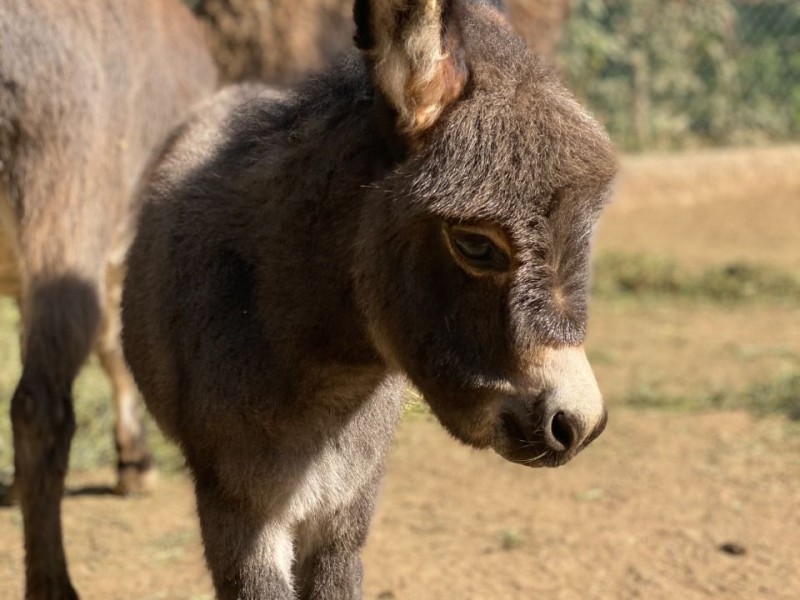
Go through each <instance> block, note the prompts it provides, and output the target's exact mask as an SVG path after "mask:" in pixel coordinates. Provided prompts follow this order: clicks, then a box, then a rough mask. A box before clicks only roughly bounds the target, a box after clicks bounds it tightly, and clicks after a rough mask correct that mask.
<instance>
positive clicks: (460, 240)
mask: <svg viewBox="0 0 800 600" xmlns="http://www.w3.org/2000/svg"><path fill="white" fill-rule="evenodd" d="M450 239H451V240H452V242H453V247H454V248H455V249H456V251H457V252H458V253H459V254H460V255H461V256H462V257H463V258H464V259H465V260H466V261H467V262H468V263H469V264H470V266H472V267H474V268H477V269H481V270H492V271H506V270H508V267H509V264H510V260H509V258H508V255H507V254H506V253H505V252H503V251H502V250H501V249H500V248H498V247H497V246H496V245H495V243H494V242H493V241H492V240H491V239H489V238H488V237H486V236H485V235H481V234H480V233H474V232H472V231H457V230H456V231H453V230H451V231H450Z"/></svg>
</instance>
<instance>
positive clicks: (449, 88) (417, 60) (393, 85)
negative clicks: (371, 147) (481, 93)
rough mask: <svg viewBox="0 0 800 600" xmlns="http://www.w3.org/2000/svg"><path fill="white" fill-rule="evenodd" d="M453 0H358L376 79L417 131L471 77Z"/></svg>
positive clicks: (403, 130)
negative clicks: (464, 56)
mask: <svg viewBox="0 0 800 600" xmlns="http://www.w3.org/2000/svg"><path fill="white" fill-rule="evenodd" d="M452 2H453V0H356V5H355V10H354V13H355V20H356V26H357V31H358V32H357V33H356V38H355V39H356V45H357V46H358V47H359V48H361V49H362V50H363V51H364V54H365V56H366V59H367V64H368V67H369V68H370V70H371V76H372V79H373V83H374V84H375V85H376V86H377V87H378V89H379V90H380V91H381V93H382V94H383V96H384V97H385V99H386V100H387V102H388V103H389V104H390V105H391V107H392V108H393V109H394V111H395V112H396V114H397V123H396V125H397V130H398V133H400V134H402V135H404V136H408V137H412V138H413V137H415V136H417V135H419V134H420V133H422V132H423V131H425V130H426V129H428V128H429V127H431V126H432V125H433V124H435V123H436V121H437V120H438V119H439V117H440V115H441V114H442V112H443V111H444V109H445V108H447V107H448V106H449V105H450V104H452V103H453V102H455V101H456V100H457V99H458V98H459V97H460V96H461V94H462V92H463V90H464V86H465V84H466V80H467V72H466V67H465V65H464V60H463V50H462V47H461V40H460V37H459V31H458V27H457V23H456V20H455V18H454V15H453V9H452Z"/></svg>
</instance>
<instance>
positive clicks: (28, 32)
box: [0, 0, 216, 599]
mask: <svg viewBox="0 0 800 600" xmlns="http://www.w3.org/2000/svg"><path fill="white" fill-rule="evenodd" d="M215 81H216V73H215V70H214V67H213V64H212V62H211V59H210V56H209V54H208V51H207V50H206V48H205V46H204V42H203V36H202V31H201V30H200V28H199V26H198V25H197V24H196V23H194V22H193V19H192V17H191V14H190V13H189V12H188V11H187V10H186V9H185V8H184V7H183V6H182V5H181V3H180V2H178V0H146V1H144V0H61V1H59V2H51V1H49V0H3V1H2V2H0V223H2V230H1V231H0V249H2V251H0V259H2V265H1V267H0V271H2V272H3V274H4V277H3V278H2V280H0V282H1V283H2V286H3V287H2V289H1V290H0V291H2V292H3V293H6V294H13V295H14V296H16V297H17V298H18V300H19V303H20V309H21V314H22V362H23V372H22V377H21V379H20V382H19V385H18V386H17V389H16V391H15V393H14V398H13V400H12V405H11V417H12V421H13V430H14V449H15V459H14V465H15V478H16V480H15V493H16V495H17V496H18V500H19V501H20V503H21V505H22V513H23V517H24V528H25V554H26V582H27V587H26V589H27V592H26V595H27V597H28V598H37V599H39V598H42V599H44V598H74V597H76V596H75V592H74V590H73V588H72V586H71V584H70V581H69V577H68V575H67V569H66V561H65V557H64V551H63V548H62V540H61V524H60V511H59V503H60V501H61V496H62V493H63V489H64V474H65V471H66V468H67V463H68V455H69V445H70V440H71V437H72V434H73V432H74V429H75V418H74V415H73V410H72V384H73V381H74V379H75V376H76V374H77V372H78V370H79V369H80V367H81V365H82V364H83V362H84V360H85V359H86V356H87V355H88V353H89V352H90V351H91V350H92V348H93V347H94V349H95V350H96V351H97V353H98V355H99V357H100V360H101V363H102V365H103V367H104V369H105V370H106V372H107V373H108V374H109V376H110V377H111V379H112V383H113V386H114V395H115V405H116V409H117V426H116V431H115V440H116V443H117V448H118V452H119V465H118V467H119V469H118V471H119V484H118V488H117V489H118V491H120V492H122V493H125V492H130V491H137V490H139V489H142V487H143V486H146V485H147V482H148V481H149V479H150V477H149V475H150V474H151V471H150V467H151V458H150V454H149V452H148V451H147V447H146V445H145V443H144V439H143V435H142V430H141V427H140V423H139V416H138V411H137V408H136V389H135V385H134V383H133V379H132V377H131V375H130V373H129V372H128V370H127V367H126V365H125V362H124V360H123V356H122V348H121V343H120V339H119V333H120V318H119V301H120V294H121V291H120V285H121V281H122V259H123V257H124V254H125V252H126V250H127V246H128V244H129V243H130V240H131V238H132V237H133V232H132V229H133V224H134V219H133V216H134V212H135V211H134V201H133V198H134V196H135V193H136V188H137V186H139V185H140V182H141V181H142V179H143V178H145V176H146V174H147V172H148V169H149V168H150V165H151V163H152V162H153V161H154V159H155V155H156V154H157V152H158V151H159V149H160V147H161V145H162V144H163V142H164V140H165V138H166V136H167V134H168V132H169V131H170V129H171V128H173V127H174V126H176V125H177V124H178V123H179V121H180V120H181V119H182V118H184V117H185V116H186V114H187V113H188V111H189V107H190V105H191V104H192V103H193V102H194V101H196V100H197V99H199V98H200V97H202V96H203V95H210V94H211V93H212V91H213V89H214V86H215Z"/></svg>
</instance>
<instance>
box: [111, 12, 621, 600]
mask: <svg viewBox="0 0 800 600" xmlns="http://www.w3.org/2000/svg"><path fill="white" fill-rule="evenodd" d="M398 6H400V4H399V3H398V0H369V2H368V3H365V2H363V1H362V0H359V1H358V2H357V4H356V11H355V17H356V25H357V28H358V31H359V36H358V44H359V46H360V47H361V48H362V50H363V53H362V55H361V56H358V55H353V56H350V57H349V58H347V59H345V60H343V61H342V62H341V63H339V64H338V65H337V66H336V67H334V68H332V69H330V70H329V71H328V72H326V73H325V74H324V75H322V76H320V77H317V78H314V79H311V80H309V81H307V82H306V83H305V84H304V85H303V86H301V87H299V88H297V89H295V90H293V91H291V92H289V93H286V94H279V93H276V92H273V91H270V90H268V89H265V88H259V87H257V86H255V87H244V88H237V87H234V88H231V89H228V90H225V91H223V92H222V93H221V94H220V95H218V96H217V97H216V98H214V99H212V100H210V101H209V102H208V103H206V104H205V106H203V107H202V108H201V109H200V110H199V111H198V112H197V113H196V114H195V116H194V117H193V118H192V119H191V120H190V121H189V122H188V123H187V124H186V125H185V127H184V128H183V130H182V132H181V134H180V135H179V136H178V138H177V140H176V142H175V144H174V146H173V148H172V150H171V152H170V153H169V154H168V155H167V156H166V157H165V159H164V161H163V162H162V164H161V165H160V167H159V169H158V172H157V174H156V176H155V178H154V180H153V183H152V185H151V187H150V189H149V190H148V192H147V203H146V205H145V207H144V209H143V212H142V217H141V218H142V221H141V226H140V228H139V234H138V236H137V238H136V240H135V242H134V244H133V246H132V248H131V252H130V255H129V271H128V280H127V281H128V283H127V285H126V287H125V292H124V298H123V308H124V310H123V319H124V333H123V341H124V347H125V353H126V356H127V358H128V360H129V363H130V366H131V369H132V371H133V373H134V375H135V377H136V381H137V383H138V384H139V386H140V388H141V390H142V392H143V393H144V395H145V398H146V401H147V404H148V406H149V407H150V409H151V410H152V412H153V414H154V415H155V417H156V419H157V420H158V422H159V424H160V426H161V427H162V428H163V429H164V430H165V431H166V432H167V433H168V434H169V435H170V436H171V437H173V438H174V439H176V440H177V441H178V442H179V444H180V445H181V447H182V449H183V452H184V454H185V456H186V458H187V462H188V464H189V466H190V468H191V470H192V472H193V474H194V477H195V485H196V494H197V502H198V511H199V514H200V523H201V528H202V534H203V541H204V544H205V549H206V558H207V561H208V564H209V567H210V568H211V572H212V574H213V578H214V584H215V586H216V589H217V593H218V595H219V597H220V598H223V599H228V598H287V599H288V598H303V599H307V598H308V599H310V598H315V599H317V598H356V597H359V595H360V582H361V566H360V557H359V555H360V549H361V546H362V544H363V543H364V539H365V537H366V535H367V530H368V526H369V521H370V517H371V514H372V510H373V505H374V498H375V494H376V490H377V487H378V482H379V480H380V478H381V472H382V469H383V463H384V458H385V455H386V452H387V449H388V446H389V444H390V440H391V437H392V431H393V429H394V426H395V422H396V420H397V418H398V416H399V414H400V412H401V409H402V405H403V398H404V392H403V390H404V389H405V387H406V385H407V379H406V377H408V378H409V379H410V380H411V381H412V382H413V383H414V384H415V385H416V386H417V387H418V388H419V389H420V390H421V391H422V392H423V394H424V396H425V398H426V400H427V402H428V403H429V404H430V406H431V408H432V409H433V411H434V413H435V414H436V416H437V418H438V419H439V420H440V421H441V423H442V424H443V425H444V426H445V427H446V428H447V429H448V430H449V431H450V432H451V433H452V434H453V435H454V436H455V437H457V438H458V439H460V440H461V441H463V442H465V443H468V444H471V445H473V446H475V447H479V448H484V447H492V448H493V449H494V450H495V451H497V452H499V453H500V454H502V455H503V456H505V457H506V458H508V459H509V460H513V461H515V462H518V463H521V464H528V465H532V466H555V465H559V464H563V463H564V462H566V461H568V460H569V459H570V458H572V457H573V456H574V455H575V454H576V453H577V452H578V451H580V450H581V449H582V448H583V447H584V446H586V444H588V443H589V442H590V441H591V440H592V439H593V438H594V437H596V436H597V435H598V434H599V433H600V432H601V431H602V429H603V426H604V425H605V410H604V408H603V404H602V400H601V397H600V394H599V391H598V390H597V386H596V383H595V381H594V377H593V375H592V373H591V369H590V368H589V365H588V363H587V361H586V358H585V355H584V352H583V350H582V348H581V343H582V341H583V338H584V333H585V327H586V313H587V308H586V294H587V280H588V258H589V242H590V237H591V231H592V228H593V225H594V222H595V220H596V219H597V217H598V215H599V213H600V211H601V209H602V207H603V205H604V203H605V201H606V199H607V196H608V193H609V186H610V182H611V180H612V178H613V176H614V172H615V168H616V165H615V160H614V158H613V154H612V151H611V147H610V144H609V141H608V139H607V137H606V135H605V134H604V133H603V131H602V130H601V128H600V127H599V126H598V125H597V124H596V123H595V122H594V121H593V120H592V119H591V118H590V117H589V116H588V115H587V114H586V113H585V112H584V110H583V109H582V108H581V107H580V106H578V104H577V103H576V102H575V101H574V100H573V99H572V98H571V97H570V95H569V94H568V93H567V92H566V91H565V90H564V89H563V88H562V87H561V85H560V84H559V83H558V81H557V79H556V78H555V77H554V76H553V75H552V74H551V72H550V71H548V70H547V69H546V68H545V67H543V66H542V64H541V63H540V61H539V60H537V59H536V58H535V57H534V56H533V55H531V54H530V53H529V52H528V51H527V49H526V48H525V46H524V44H523V43H522V42H521V41H520V40H519V39H518V38H517V37H516V36H515V35H514V34H513V33H512V32H511V30H510V28H509V27H508V25H507V23H506V22H505V20H504V17H503V16H502V14H501V13H500V12H498V11H497V10H495V8H494V7H493V6H492V5H491V4H488V3H482V2H476V1H474V0H453V1H452V2H450V1H448V2H446V3H442V4H439V3H438V2H435V3H430V2H429V0H420V1H419V2H418V3H414V2H411V1H407V0H403V4H402V6H403V8H401V9H398ZM431 6H433V7H435V8H436V10H434V11H433V13H428V12H427V10H428V9H429V8H430V7H431ZM431 14H435V15H437V16H436V18H437V19H439V27H438V31H439V32H440V37H439V42H438V45H437V44H432V43H431V42H430V39H428V38H429V36H430V35H431V32H432V31H433V30H434V29H436V28H433V27H431V26H430V23H429V22H428V21H427V19H428V18H429V17H430V16H431ZM421 15H424V16H422V17H420V16H421ZM390 32H394V34H393V35H394V36H395V37H396V39H395V40H394V43H388V42H386V40H387V39H388V37H387V36H389V33H390ZM453 32H457V35H452V33H453ZM420 38H426V40H427V41H426V42H425V43H424V44H420V43H418V40H419V39H420ZM408 40H411V42H409V43H406V42H407V41H408ZM420 48H423V49H424V50H422V51H424V52H430V53H431V56H418V55H417V53H418V52H419V51H420ZM454 52H456V53H457V54H458V55H459V56H460V57H461V58H460V59H459V60H460V61H461V64H462V65H463V69H464V84H463V85H462V86H460V88H459V91H458V93H457V94H455V95H453V96H447V97H446V99H445V100H444V101H443V104H442V106H441V107H440V109H438V108H437V110H436V112H435V117H434V118H433V120H432V121H431V122H426V126H425V127H411V128H409V127H408V121H407V120H406V117H405V114H404V112H403V109H402V107H403V106H415V107H417V108H419V102H420V98H421V96H419V95H418V94H417V89H416V86H415V85H407V86H397V85H396V79H395V77H396V73H395V72H392V71H391V69H387V68H386V65H397V64H401V65H402V67H401V68H400V70H401V72H402V73H403V77H406V78H407V80H408V81H413V80H415V78H418V77H422V78H423V79H425V80H427V81H429V82H430V84H431V85H432V86H434V87H440V86H443V87H447V86H448V85H449V80H448V74H447V72H446V71H445V70H441V69H438V68H434V69H433V70H432V71H431V70H430V69H429V68H428V67H429V65H432V64H433V65H435V64H438V63H437V61H439V62H441V60H448V58H447V57H448V55H450V56H452V55H453V53H454ZM403 89H404V91H402V90H403ZM424 98H429V97H423V99H424ZM442 98H443V97H439V100H437V101H440V100H441V99H442ZM425 101H427V100H425ZM489 241H491V243H490V242H489ZM465 243H467V246H466V247H465V245H464V244H465ZM469 243H472V244H474V245H475V246H476V248H477V250H474V249H473V250H472V252H473V258H470V252H471V250H470V249H469V247H468V246H469ZM465 248H466V249H465ZM486 248H489V249H490V251H489V254H488V255H487V256H488V257H489V259H491V260H489V259H485V260H484V258H482V257H483V256H484V254H483V253H484V252H485V251H486ZM492 248H494V250H491V249H492ZM476 255H477V256H478V258H477V259H476V258H474V256H476Z"/></svg>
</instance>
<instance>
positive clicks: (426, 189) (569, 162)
mask: <svg viewBox="0 0 800 600" xmlns="http://www.w3.org/2000/svg"><path fill="white" fill-rule="evenodd" d="M535 94H539V97H537V96H535ZM442 125H443V126H442V127H441V128H437V131H435V132H433V135H432V136H431V139H430V142H429V144H428V146H427V148H426V149H425V151H424V152H423V153H422V154H421V155H420V156H419V157H417V160H415V161H414V163H415V164H414V165H413V167H412V171H411V172H413V173H414V175H412V176H411V180H412V181H413V184H412V192H413V195H414V197H415V198H417V199H418V200H419V201H420V202H424V203H425V204H426V205H427V206H428V208H430V209H432V210H434V211H435V212H437V213H440V214H442V215H443V216H452V217H454V218H467V219H493V220H506V219H510V220H519V219H520V218H525V217H536V216H540V215H546V214H548V213H549V212H551V211H553V210H554V209H557V208H558V206H557V205H558V204H559V203H562V204H563V203H567V202H575V201H576V200H578V202H577V205H578V206H580V207H581V210H583V211H584V212H586V211H588V212H589V213H597V212H599V210H600V208H601V206H602V204H603V203H604V202H605V198H606V195H607V194H606V192H607V189H608V187H609V184H610V182H611V179H612V178H613V176H614V173H615V171H616V162H615V158H614V155H613V151H612V148H611V144H610V142H609V141H608V138H607V136H606V135H605V133H604V132H603V130H602V129H601V128H600V127H599V125H598V124H597V123H596V122H595V121H594V120H593V119H592V118H591V117H589V116H588V115H587V114H586V113H585V112H584V111H583V109H582V108H581V107H580V106H579V105H578V104H577V103H576V102H574V101H573V100H572V99H571V98H570V97H569V96H568V95H567V94H566V93H561V92H560V90H558V89H556V90H555V91H550V90H547V89H543V90H536V89H535V87H534V88H533V91H532V92H529V95H527V96H526V95H524V94H521V93H519V92H517V93H504V94H500V93H485V94H480V93H478V94H475V96H474V97H472V98H470V99H468V100H466V101H464V102H463V103H462V105H461V106H458V107H456V108H455V109H454V110H453V111H452V112H451V114H449V115H448V116H447V117H446V118H445V119H444V122H443V123H442Z"/></svg>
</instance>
